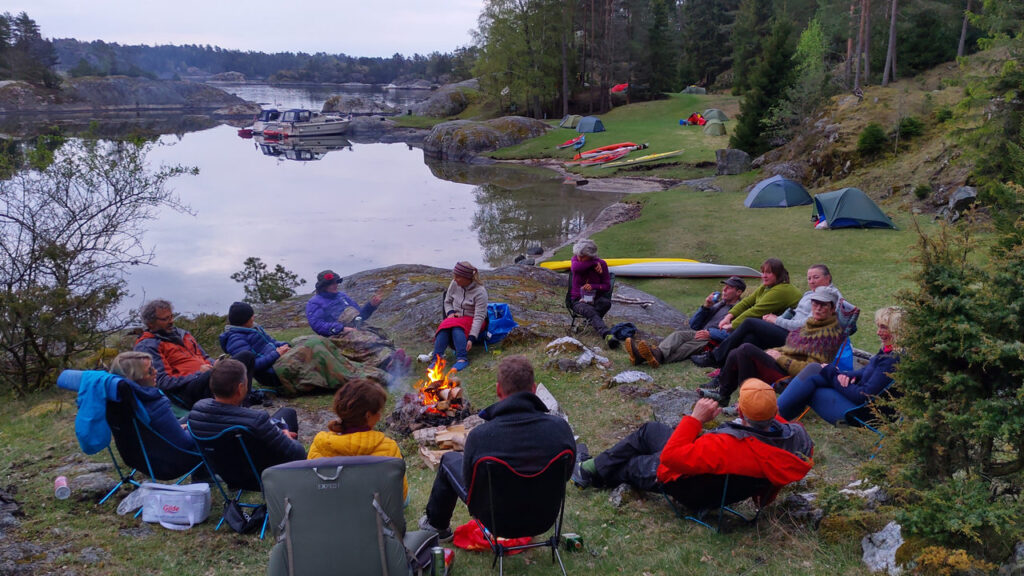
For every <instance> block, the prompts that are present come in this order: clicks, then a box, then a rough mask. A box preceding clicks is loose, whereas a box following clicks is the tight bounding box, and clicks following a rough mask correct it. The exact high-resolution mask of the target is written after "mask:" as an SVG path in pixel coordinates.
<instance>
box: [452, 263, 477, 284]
mask: <svg viewBox="0 0 1024 576" xmlns="http://www.w3.org/2000/svg"><path fill="white" fill-rule="evenodd" d="M452 273H453V274H454V275H456V276H458V277H460V278H469V279H470V280H472V279H473V277H474V276H476V268H474V267H473V265H472V264H470V263H469V262H459V263H458V264H456V265H455V268H454V269H453V270H452Z"/></svg>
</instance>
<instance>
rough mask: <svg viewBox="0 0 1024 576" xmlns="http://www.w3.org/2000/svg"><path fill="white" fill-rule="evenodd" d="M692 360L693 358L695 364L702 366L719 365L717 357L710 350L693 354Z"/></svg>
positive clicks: (713, 366)
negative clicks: (716, 360)
mask: <svg viewBox="0 0 1024 576" xmlns="http://www.w3.org/2000/svg"><path fill="white" fill-rule="evenodd" d="M690 360H692V361H693V363H694V364H696V365H697V366H700V367H701V368H715V367H717V366H718V363H717V362H715V357H714V356H712V355H711V353H710V352H707V353H704V354H695V355H693V356H690Z"/></svg>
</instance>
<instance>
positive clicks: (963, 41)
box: [956, 0, 971, 58]
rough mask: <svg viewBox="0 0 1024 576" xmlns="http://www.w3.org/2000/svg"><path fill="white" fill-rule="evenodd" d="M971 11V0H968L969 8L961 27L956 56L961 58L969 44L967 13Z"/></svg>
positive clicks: (965, 11)
mask: <svg viewBox="0 0 1024 576" xmlns="http://www.w3.org/2000/svg"><path fill="white" fill-rule="evenodd" d="M970 12H971V0H967V9H966V10H964V23H963V25H962V26H961V27H960V45H959V46H958V47H957V49H956V57H957V58H960V57H962V56H963V55H964V48H965V45H966V44H967V14H969V13H970Z"/></svg>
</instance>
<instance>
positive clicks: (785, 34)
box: [729, 19, 794, 156]
mask: <svg viewBox="0 0 1024 576" xmlns="http://www.w3.org/2000/svg"><path fill="white" fill-rule="evenodd" d="M792 31H793V27H792V26H791V25H790V24H789V22H788V21H787V20H783V19H779V20H777V21H776V22H775V25H774V26H773V27H772V33H771V35H770V36H769V37H768V38H767V39H766V40H765V42H764V44H763V45H762V46H761V47H760V52H761V54H762V57H761V59H760V60H759V62H758V63H757V65H756V66H755V67H754V68H753V70H752V72H751V74H750V89H749V90H748V91H747V92H746V94H745V95H744V97H743V102H742V103H741V104H740V118H739V121H738V122H737V125H736V130H735V131H734V132H733V134H732V137H731V138H730V139H729V146H731V147H733V148H739V149H740V150H744V151H746V152H747V153H749V154H750V155H751V156H758V155H760V154H762V153H764V152H765V151H767V150H768V149H769V148H770V145H769V143H768V138H767V134H766V132H765V128H764V124H763V123H762V120H763V119H764V118H765V117H766V115H767V114H768V111H769V110H770V109H771V108H772V107H773V106H774V105H775V104H776V103H777V102H778V101H779V99H780V98H781V97H782V96H783V94H785V92H786V89H787V88H789V86H790V84H791V78H792V76H793V71H792V64H793V63H792V59H793V52H794V49H793V46H792V45H791V42H790V36H792Z"/></svg>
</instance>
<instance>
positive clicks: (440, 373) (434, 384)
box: [417, 358, 456, 413]
mask: <svg viewBox="0 0 1024 576" xmlns="http://www.w3.org/2000/svg"><path fill="white" fill-rule="evenodd" d="M444 367H445V361H444V358H438V359H437V362H435V363H434V365H433V366H430V367H428V368H427V379H426V380H425V381H424V380H420V381H419V382H417V388H419V397H420V402H422V403H423V405H424V406H426V407H427V411H428V412H435V413H436V412H440V411H439V410H437V409H436V408H435V407H434V406H435V405H436V404H437V403H438V402H441V401H442V400H443V398H442V397H441V391H442V390H450V389H452V388H454V387H455V386H456V382H454V381H453V380H451V379H450V378H448V376H449V375H451V374H452V373H454V372H455V368H452V369H450V370H448V372H447V373H445V371H444Z"/></svg>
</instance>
